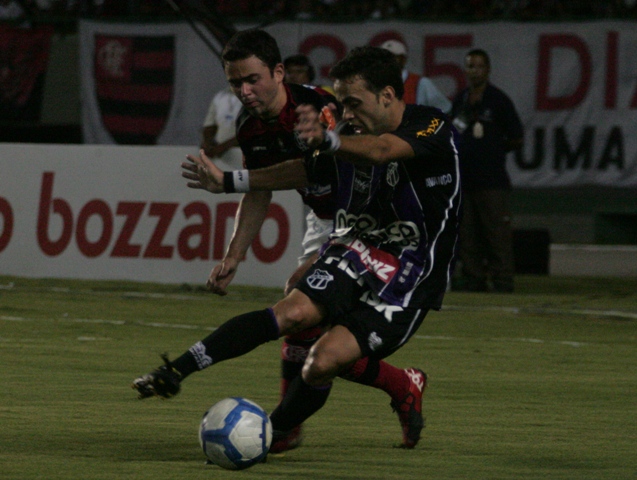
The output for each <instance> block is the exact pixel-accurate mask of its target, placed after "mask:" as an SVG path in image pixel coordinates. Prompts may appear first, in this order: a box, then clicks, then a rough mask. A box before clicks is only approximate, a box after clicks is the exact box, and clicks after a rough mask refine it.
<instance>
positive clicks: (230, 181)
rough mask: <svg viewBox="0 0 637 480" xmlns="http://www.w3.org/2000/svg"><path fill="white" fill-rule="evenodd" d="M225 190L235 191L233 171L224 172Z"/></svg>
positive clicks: (228, 191) (227, 191)
mask: <svg viewBox="0 0 637 480" xmlns="http://www.w3.org/2000/svg"><path fill="white" fill-rule="evenodd" d="M223 191H224V192H226V193H235V192H236V190H235V189H234V177H233V174H232V171H230V172H223Z"/></svg>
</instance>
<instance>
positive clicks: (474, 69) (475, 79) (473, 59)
mask: <svg viewBox="0 0 637 480" xmlns="http://www.w3.org/2000/svg"><path fill="white" fill-rule="evenodd" d="M464 71H465V74H466V75H467V80H468V81H469V85H471V86H472V87H480V86H482V85H485V84H486V83H487V81H488V80H489V66H488V65H487V62H486V61H485V59H484V57H483V56H482V55H467V56H466V58H465V60H464Z"/></svg>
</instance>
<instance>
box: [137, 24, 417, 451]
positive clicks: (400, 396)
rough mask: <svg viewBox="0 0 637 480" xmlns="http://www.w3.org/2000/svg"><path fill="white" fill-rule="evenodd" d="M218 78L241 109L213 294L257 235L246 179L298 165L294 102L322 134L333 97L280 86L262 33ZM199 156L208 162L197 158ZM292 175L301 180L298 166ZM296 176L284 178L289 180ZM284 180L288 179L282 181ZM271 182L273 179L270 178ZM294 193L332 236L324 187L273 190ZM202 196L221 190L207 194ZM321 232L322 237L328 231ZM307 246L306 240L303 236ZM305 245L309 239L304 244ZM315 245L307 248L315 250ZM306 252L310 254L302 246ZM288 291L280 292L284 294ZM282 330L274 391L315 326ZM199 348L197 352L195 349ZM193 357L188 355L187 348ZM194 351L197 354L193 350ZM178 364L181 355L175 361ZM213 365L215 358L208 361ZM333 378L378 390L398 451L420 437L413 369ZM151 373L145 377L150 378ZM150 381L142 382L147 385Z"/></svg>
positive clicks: (184, 370) (148, 391)
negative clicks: (227, 225)
mask: <svg viewBox="0 0 637 480" xmlns="http://www.w3.org/2000/svg"><path fill="white" fill-rule="evenodd" d="M223 59H224V65H225V71H226V76H227V78H228V81H229V83H230V86H231V88H232V89H233V91H234V93H235V94H236V95H237V97H238V98H239V99H240V100H241V102H242V103H243V106H244V108H243V110H242V112H241V113H240V114H239V117H238V120H237V139H238V141H239V144H240V147H241V149H242V151H243V154H244V161H245V166H246V167H247V168H246V170H242V171H238V172H227V173H228V174H229V177H228V178H227V179H226V180H227V181H226V182H225V186H226V187H227V188H226V189H225V191H229V192H235V191H239V192H245V195H244V196H243V198H242V201H241V203H240V206H239V209H238V211H237V215H236V221H235V231H234V234H233V237H232V240H231V241H230V244H229V246H228V249H227V251H226V254H225V257H224V259H223V260H222V262H221V263H220V264H219V265H217V266H215V267H214V268H213V270H212V272H211V274H210V277H209V279H208V286H209V288H210V289H211V290H212V291H213V292H215V293H217V294H220V295H224V294H226V292H227V290H226V289H227V286H228V285H229V283H230V282H231V281H232V279H233V278H234V275H235V273H236V269H237V268H238V265H239V262H240V261H241V259H242V258H243V257H244V256H245V253H246V251H247V249H248V248H249V246H250V244H251V242H252V240H253V238H254V237H255V236H256V234H257V233H258V231H259V229H260V227H261V225H262V223H263V220H264V218H265V214H266V212H267V209H268V205H269V203H270V199H271V192H270V191H268V190H267V186H266V188H265V190H262V191H248V186H249V184H250V178H251V175H253V174H254V173H255V172H258V171H260V170H259V169H263V168H264V167H267V166H270V165H279V164H281V162H286V161H288V160H290V159H298V158H300V157H303V155H304V154H305V153H306V152H307V151H309V147H308V145H307V144H306V143H305V142H303V141H300V140H299V138H298V135H299V134H298V133H297V132H295V130H294V126H295V124H296V121H297V115H296V112H295V110H296V108H297V107H298V106H299V105H301V104H306V105H312V106H313V108H315V109H316V110H317V111H319V112H320V113H319V116H320V118H321V122H323V124H324V125H326V126H327V127H329V128H332V127H333V126H334V125H335V121H334V117H333V114H332V110H331V109H330V108H329V107H330V103H336V101H335V99H334V97H332V96H330V95H327V94H326V92H322V91H320V89H313V88H307V87H302V86H300V85H292V84H290V85H288V84H285V83H284V82H283V77H284V71H283V68H282V64H281V57H280V53H279V50H278V46H277V45H276V41H275V40H274V38H272V37H271V36H270V35H269V34H267V33H266V32H264V31H262V30H248V31H243V32H239V33H238V34H237V35H236V36H235V37H234V38H233V39H231V40H230V41H229V42H228V44H227V45H226V47H225V48H224V52H223ZM202 157H203V158H205V159H206V160H209V159H207V158H206V157H205V155H203V154H202ZM190 160H191V162H194V163H186V164H184V165H183V166H184V168H185V170H186V171H185V173H184V176H185V177H186V178H189V179H191V180H195V179H197V178H198V173H199V171H198V164H197V163H196V161H197V159H195V158H192V157H191V158H190ZM300 166H301V168H300V170H301V171H302V173H303V176H304V167H303V164H302V162H301V165H300ZM297 177H298V175H296V174H294V175H291V176H290V178H291V180H294V181H295V182H296V183H298V181H297V180H295V179H296V178H297ZM282 178H283V179H284V180H285V179H286V178H288V176H287V175H286V176H284V177H282ZM277 181H278V182H280V181H281V178H278V179H277ZM189 186H192V187H193V188H206V187H207V185H204V184H202V183H201V182H193V184H190V185H189ZM293 187H298V188H299V192H300V193H301V195H302V198H303V201H304V202H305V203H306V204H307V205H308V206H309V207H310V208H311V210H312V211H311V215H313V217H314V219H315V221H320V222H329V232H331V231H332V221H333V217H334V211H335V210H334V207H335V202H334V196H333V194H332V190H331V184H330V182H329V181H327V182H311V183H309V182H303V183H300V184H299V185H296V184H290V185H280V184H277V188H293ZM208 189H209V190H210V191H222V189H220V190H214V189H211V188H208ZM329 232H328V233H329ZM306 240H307V236H306ZM311 240H312V239H311V238H310V241H311ZM319 246H320V245H317V246H316V247H314V248H315V249H316V250H318V247H319ZM304 247H305V250H306V253H308V250H310V248H309V247H308V245H307V244H306V242H305V241H304ZM316 257H317V254H314V255H311V256H310V258H308V259H307V261H305V262H304V263H303V264H302V265H301V266H300V267H299V269H298V270H297V271H296V272H295V273H294V274H293V275H292V277H291V281H289V282H288V285H293V284H294V283H296V280H298V279H299V278H300V276H301V274H302V273H303V272H304V271H305V270H306V269H307V268H309V266H310V265H311V263H312V262H313V260H314V259H315V258H316ZM289 289H291V288H288V290H289ZM313 327H314V328H308V329H302V330H303V331H294V332H290V333H292V335H290V336H288V337H286V339H285V341H284V343H283V346H282V357H283V361H282V377H283V379H282V393H283V394H284V393H285V392H286V391H287V385H288V383H289V382H291V381H292V380H293V379H294V378H296V377H297V376H298V375H299V374H300V371H301V368H302V367H303V364H304V360H305V357H306V356H307V353H308V352H309V348H310V347H311V345H312V344H313V343H314V341H315V340H316V339H317V338H318V336H320V334H321V333H322V330H321V329H320V328H318V327H317V326H313ZM197 348H199V347H197ZM193 352H194V350H193ZM200 353H201V352H200ZM187 357H188V358H190V360H195V361H196V368H195V370H198V369H202V368H205V367H206V366H208V365H209V364H210V363H209V362H210V361H212V360H210V359H209V357H208V356H207V355H205V354H202V355H200V354H199V353H195V354H193V355H187ZM180 358H181V357H180ZM215 361H216V359H215ZM171 368H175V369H176V370H178V371H179V372H180V375H181V378H183V377H185V376H186V375H187V374H188V373H190V372H191V371H192V370H193V365H191V364H189V365H181V362H180V361H179V360H177V361H176V362H173V363H172V366H171ZM340 374H341V375H342V376H343V378H347V379H349V380H352V381H355V382H357V383H361V384H365V385H370V386H374V387H376V388H380V389H383V390H384V391H385V392H387V393H388V394H389V395H390V397H391V398H392V401H391V405H392V407H393V408H394V409H395V410H396V411H397V412H398V414H399V420H400V422H401V426H402V428H403V442H402V444H401V446H403V447H406V448H413V447H414V446H415V445H416V443H417V442H418V440H419V438H420V431H421V429H422V426H423V420H422V413H421V403H422V393H423V389H424V387H425V381H426V377H425V375H424V373H423V372H422V371H420V370H418V369H415V368H408V369H399V368H396V367H394V366H392V365H389V364H387V363H386V362H383V361H381V360H380V359H376V358H371V359H368V358H364V359H361V360H360V361H359V362H356V363H355V364H353V365H352V366H349V367H348V368H347V369H344V370H343V371H342V372H340ZM152 375H153V374H151V376H152ZM147 377H148V376H144V377H140V378H139V379H137V380H135V383H134V386H135V388H136V389H137V390H138V391H139V392H140V397H141V398H144V397H145V396H149V395H153V394H160V395H161V393H159V392H157V391H153V389H154V386H153V383H152V381H150V380H152V377H150V378H147ZM149 382H150V383H149ZM298 434H299V429H298V428H297V429H295V430H293V431H292V432H290V433H289V435H287V436H285V437H279V438H278V439H277V440H278V441H277V442H275V443H274V444H273V447H272V448H271V451H283V450H285V449H289V448H293V447H294V446H296V445H297V443H298Z"/></svg>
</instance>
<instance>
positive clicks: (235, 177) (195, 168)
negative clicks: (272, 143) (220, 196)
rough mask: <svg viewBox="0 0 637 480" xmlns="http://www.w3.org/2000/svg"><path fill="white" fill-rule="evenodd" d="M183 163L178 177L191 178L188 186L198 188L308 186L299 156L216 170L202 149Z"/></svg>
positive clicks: (248, 189)
mask: <svg viewBox="0 0 637 480" xmlns="http://www.w3.org/2000/svg"><path fill="white" fill-rule="evenodd" d="M186 158H187V159H188V162H183V163H182V164H181V168H182V169H183V170H184V171H183V172H182V173H181V176H182V177H184V178H186V179H188V180H191V181H190V182H188V183H187V185H188V187H190V188H200V189H203V190H208V191H209V192H212V193H235V192H238V193H245V192H263V191H269V192H272V191H275V190H293V189H295V188H303V187H306V186H307V185H308V180H307V172H306V170H305V163H304V162H303V160H302V159H300V158H298V159H292V160H286V161H285V162H281V163H277V164H275V165H271V166H269V167H266V168H259V169H256V170H231V171H225V172H224V171H223V170H221V169H219V167H217V166H216V165H215V164H214V163H213V162H212V161H211V160H210V159H209V158H208V157H207V156H206V154H205V153H204V152H203V150H202V151H200V154H199V156H194V155H188V156H187V157H186Z"/></svg>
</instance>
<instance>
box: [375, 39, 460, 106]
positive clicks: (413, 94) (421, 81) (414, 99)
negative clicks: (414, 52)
mask: <svg viewBox="0 0 637 480" xmlns="http://www.w3.org/2000/svg"><path fill="white" fill-rule="evenodd" d="M380 47H381V48H384V49H385V50H388V51H390V52H391V53H393V54H394V57H395V58H396V61H397V62H398V64H399V65H400V67H401V68H402V71H403V82H404V84H405V94H404V96H403V99H404V100H405V103H416V104H418V105H427V106H429V107H436V108H439V109H440V110H442V111H443V112H445V113H449V111H450V110H451V102H450V101H449V99H448V98H447V97H445V96H444V95H443V94H442V93H441V92H440V90H438V88H437V87H436V85H435V84H434V82H432V81H431V80H429V79H428V78H427V77H423V76H421V75H418V74H416V73H412V72H410V71H409V70H407V68H405V65H407V47H406V46H405V44H404V43H402V42H399V41H398V40H387V41H386V42H384V43H383V44H382V45H381V46H380Z"/></svg>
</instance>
